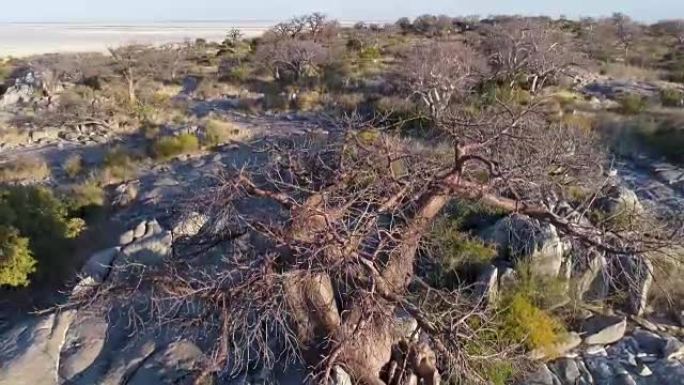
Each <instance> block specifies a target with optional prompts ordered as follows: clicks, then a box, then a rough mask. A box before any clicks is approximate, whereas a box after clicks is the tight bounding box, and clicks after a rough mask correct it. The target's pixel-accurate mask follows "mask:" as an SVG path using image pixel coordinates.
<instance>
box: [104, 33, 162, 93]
mask: <svg viewBox="0 0 684 385" xmlns="http://www.w3.org/2000/svg"><path fill="white" fill-rule="evenodd" d="M152 50H153V48H151V47H149V46H145V45H129V46H123V47H120V48H116V49H114V48H110V49H109V53H110V55H111V57H112V60H113V61H114V70H115V72H117V73H118V74H119V75H120V76H121V77H122V78H123V79H124V81H125V82H126V86H127V90H128V101H129V103H131V104H135V102H136V101H137V95H136V88H137V86H138V84H139V83H140V82H141V81H142V80H143V79H146V78H147V77H148V76H150V75H151V74H152V73H153V71H154V68H155V65H156V64H157V63H155V60H151V56H150V55H149V54H150V52H151V51H152Z"/></svg>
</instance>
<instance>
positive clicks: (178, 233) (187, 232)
mask: <svg viewBox="0 0 684 385" xmlns="http://www.w3.org/2000/svg"><path fill="white" fill-rule="evenodd" d="M208 220H209V218H208V217H207V216H206V215H203V214H200V213H198V212H195V211H193V212H191V213H188V214H187V215H184V216H183V217H182V218H181V219H180V220H179V221H178V223H176V224H175V225H174V226H173V236H174V237H192V236H195V235H197V234H198V233H199V232H200V230H202V227H204V225H205V224H206V223H207V222H208Z"/></svg>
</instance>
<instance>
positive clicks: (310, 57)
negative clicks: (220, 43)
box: [256, 39, 328, 83]
mask: <svg viewBox="0 0 684 385" xmlns="http://www.w3.org/2000/svg"><path fill="white" fill-rule="evenodd" d="M327 57H328V50H327V48H325V47H323V46H322V45H321V44H319V43H316V42H314V41H313V40H295V39H285V40H276V41H271V42H267V43H265V44H262V45H260V46H259V48H258V49H257V52H256V58H257V61H259V62H261V63H264V64H265V65H267V66H268V67H269V68H270V69H271V70H272V71H273V76H274V77H275V78H276V79H279V80H282V79H284V78H287V77H289V78H290V79H292V81H293V82H295V83H298V82H299V81H300V80H301V79H303V78H304V77H305V76H306V75H307V74H317V73H318V71H319V69H320V66H321V65H322V64H323V63H324V62H325V60H326V59H327Z"/></svg>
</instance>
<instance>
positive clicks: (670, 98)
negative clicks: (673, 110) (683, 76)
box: [660, 88, 684, 107]
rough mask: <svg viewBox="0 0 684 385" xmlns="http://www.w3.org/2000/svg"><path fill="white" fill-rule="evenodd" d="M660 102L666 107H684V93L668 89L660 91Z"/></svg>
mask: <svg viewBox="0 0 684 385" xmlns="http://www.w3.org/2000/svg"><path fill="white" fill-rule="evenodd" d="M660 101H661V103H663V106H665V107H684V93H683V92H681V91H678V90H675V89H672V88H666V89H664V90H662V91H660Z"/></svg>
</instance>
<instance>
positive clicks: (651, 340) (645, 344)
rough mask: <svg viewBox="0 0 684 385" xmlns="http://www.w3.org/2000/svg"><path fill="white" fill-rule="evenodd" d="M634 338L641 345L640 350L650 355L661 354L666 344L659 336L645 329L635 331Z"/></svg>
mask: <svg viewBox="0 0 684 385" xmlns="http://www.w3.org/2000/svg"><path fill="white" fill-rule="evenodd" d="M632 338H634V340H635V341H636V342H637V344H638V345H639V350H640V351H642V352H645V353H648V354H661V353H662V351H663V348H664V347H665V343H666V341H665V340H664V339H663V338H661V337H660V336H659V335H658V334H656V333H653V332H650V331H647V330H644V329H635V330H634V331H633V332H632Z"/></svg>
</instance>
